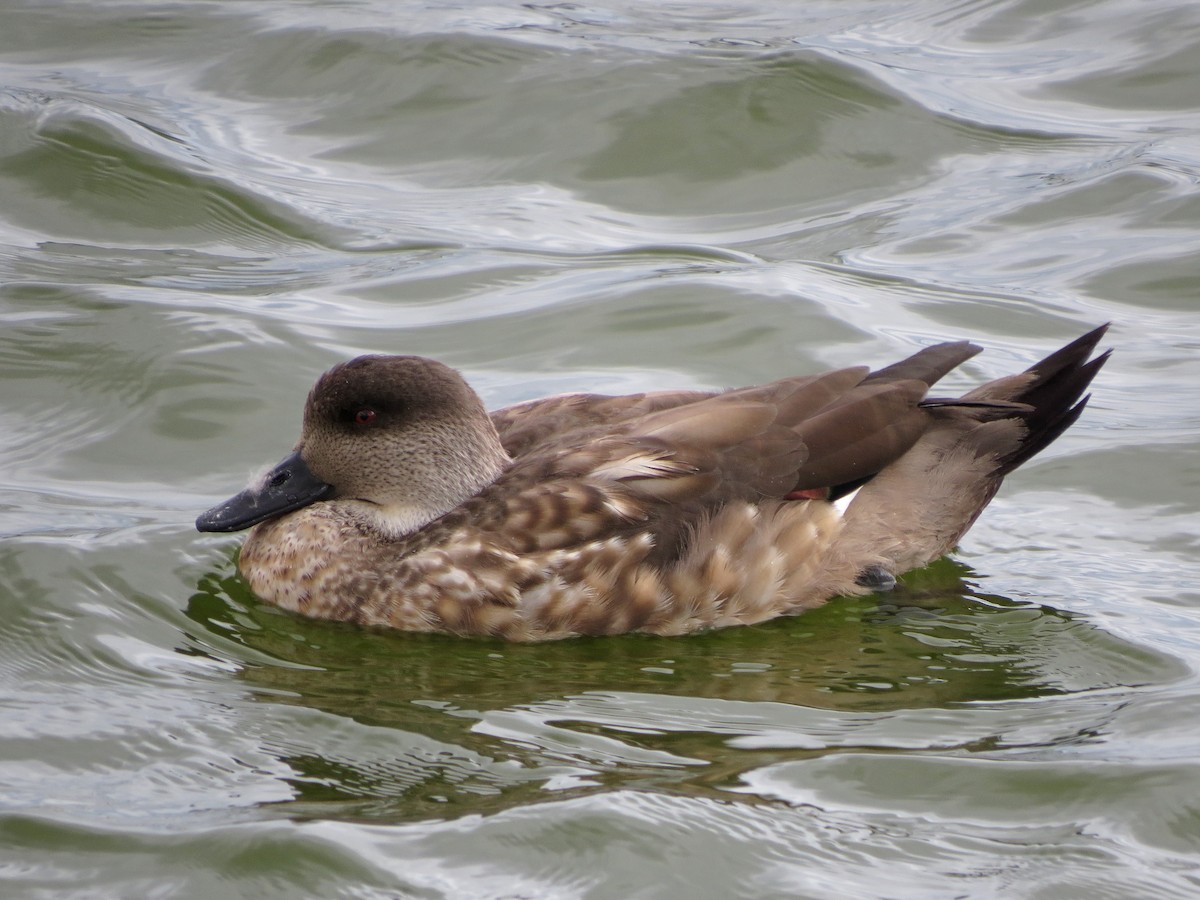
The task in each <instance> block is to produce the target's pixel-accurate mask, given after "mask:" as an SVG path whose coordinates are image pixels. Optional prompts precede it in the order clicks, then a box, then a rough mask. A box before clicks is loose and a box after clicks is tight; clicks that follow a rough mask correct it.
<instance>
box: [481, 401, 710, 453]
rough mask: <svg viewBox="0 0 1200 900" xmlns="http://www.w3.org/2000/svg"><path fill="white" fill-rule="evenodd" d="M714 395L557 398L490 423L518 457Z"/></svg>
mask: <svg viewBox="0 0 1200 900" xmlns="http://www.w3.org/2000/svg"><path fill="white" fill-rule="evenodd" d="M712 396H713V393H712V392H711V391H655V392H652V393H641V394H627V395H622V396H613V395H609V394H559V395H557V396H554V397H542V398H539V399H537V400H527V401H525V402H524V403H517V404H515V405H514V406H508V407H505V408H504V409H498V410H495V411H494V412H492V413H491V418H492V424H493V425H494V426H495V428H496V431H497V432H498V433H499V435H500V442H501V443H502V444H503V445H504V449H505V450H506V451H507V452H508V455H509V456H512V457H514V458H517V457H521V456H524V455H525V454H526V453H528V452H530V451H531V450H535V449H537V448H538V447H541V446H544V445H545V444H547V443H549V442H552V441H560V440H563V439H564V438H565V437H566V436H567V435H572V434H573V435H576V436H577V437H578V436H581V435H584V434H609V433H611V432H612V431H613V429H615V428H620V427H621V426H622V425H624V424H625V423H627V422H632V421H635V420H637V419H640V418H641V417H642V416H645V415H648V414H649V413H652V412H657V411H658V410H662V409H670V408H672V407H676V406H683V405H685V404H688V403H695V402H696V401H697V400H705V399H708V398H709V397H712Z"/></svg>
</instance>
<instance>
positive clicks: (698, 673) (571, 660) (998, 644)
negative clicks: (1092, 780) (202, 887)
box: [188, 560, 1174, 815]
mask: <svg viewBox="0 0 1200 900" xmlns="http://www.w3.org/2000/svg"><path fill="white" fill-rule="evenodd" d="M971 574H972V573H971V572H970V570H969V569H968V568H967V567H965V566H963V565H961V564H959V563H955V562H953V561H950V560H942V561H940V562H939V563H937V564H935V565H934V566H931V567H929V568H927V569H925V570H922V571H921V572H918V573H916V574H915V575H914V576H910V577H909V578H908V579H906V581H905V582H904V583H903V584H902V585H901V586H900V587H899V588H898V589H897V590H896V591H894V592H892V593H890V594H886V595H874V596H871V597H866V598H856V599H838V600H835V601H833V602H831V603H830V604H828V605H827V606H825V607H823V608H821V609H819V610H816V611H813V612H809V613H807V614H805V615H804V616H801V617H798V618H794V619H784V620H779V621H775V622H771V623H767V624H765V625H762V626H757V627H751V628H736V629H725V630H722V631H716V632H711V633H708V634H701V635H693V636H691V637H687V638H658V637H647V636H640V635H630V636H623V637H606V638H587V639H578V640H568V641H565V642H557V643H552V644H507V643H503V642H500V641H495V640H477V639H458V638H451V637H444V636H440V635H419V634H405V633H395V632H382V631H369V630H363V629H359V628H355V627H352V626H345V625H337V624H329V623H318V622H313V621H310V620H307V619H302V618H298V617H294V616H291V615H289V614H286V613H282V612H280V611H279V610H276V609H274V608H272V607H268V606H265V605H263V604H260V603H258V602H257V601H255V600H254V599H253V597H252V596H251V595H250V594H249V593H248V591H247V590H246V588H245V586H244V585H243V584H242V583H241V582H240V580H238V579H237V578H236V576H234V575H233V574H232V567H230V568H229V569H228V570H226V572H223V573H220V574H216V573H214V574H212V575H209V576H207V577H205V578H204V579H203V580H202V581H201V583H200V585H199V590H198V592H197V593H196V594H195V595H194V596H193V597H192V599H191V603H190V605H189V610H188V614H189V616H190V618H192V620H193V621H195V622H196V623H197V624H198V626H200V631H199V632H198V633H197V635H196V639H197V641H198V643H200V644H203V645H207V647H208V652H212V653H214V654H217V655H221V656H222V657H223V658H226V659H229V658H234V659H235V660H236V661H238V662H240V663H242V665H243V668H242V675H243V677H244V679H245V680H246V682H247V683H248V684H250V685H252V686H253V687H254V688H256V689H257V690H258V691H259V692H260V693H259V696H261V697H262V698H263V699H265V700H267V701H269V702H271V703H274V704H283V705H285V706H292V707H295V708H296V709H307V710H318V711H320V712H322V713H325V714H331V716H332V717H336V718H328V717H325V718H323V719H321V721H319V722H314V721H312V720H311V717H310V718H309V719H305V720H304V721H305V723H306V725H305V727H303V728H296V729H293V731H292V733H291V734H290V735H288V737H287V738H285V739H283V740H281V741H280V743H279V746H278V750H279V752H280V753H281V755H282V756H285V757H286V758H287V759H288V761H289V763H290V764H291V765H292V766H293V768H295V769H297V770H298V771H299V772H301V773H303V774H302V775H301V776H300V777H298V778H297V781H296V787H297V791H298V793H299V795H300V797H301V798H303V799H305V800H310V801H311V800H333V799H337V800H338V801H339V802H346V801H351V802H354V803H362V804H366V805H367V806H370V807H372V808H373V809H375V808H376V807H378V805H379V804H380V803H382V804H384V807H385V808H386V809H387V810H388V814H389V815H395V814H397V813H401V811H402V810H403V813H402V814H403V815H409V814H413V813H414V812H415V811H416V808H414V807H413V805H412V804H414V803H415V804H417V808H421V809H424V811H425V813H428V809H429V807H428V804H429V803H459V804H461V803H462V802H464V801H467V802H469V805H470V808H471V809H472V810H476V811H481V810H482V809H483V808H486V807H490V806H491V805H492V801H488V800H487V799H486V798H487V797H489V796H491V797H497V795H498V794H509V793H510V792H511V791H513V790H517V791H520V792H522V793H523V792H525V791H533V792H538V791H542V790H543V789H544V788H546V787H551V788H561V789H566V790H571V789H587V788H589V787H590V786H592V785H595V784H600V783H608V782H612V781H614V780H615V781H618V782H621V781H625V780H627V779H630V778H634V779H642V780H645V779H650V780H653V781H655V782H662V781H663V780H664V779H666V780H667V781H670V782H671V783H672V784H673V785H674V789H689V788H690V789H710V787H711V786H713V785H717V786H720V785H722V784H728V783H729V782H730V780H731V779H734V778H736V776H738V775H739V774H741V773H743V772H745V771H747V770H748V769H752V768H756V767H757V766H760V765H763V764H767V763H771V762H775V761H777V760H779V759H794V758H796V756H797V755H798V754H802V755H803V754H819V753H825V752H831V751H836V750H838V749H844V748H846V747H851V746H853V747H876V748H879V749H920V748H934V747H936V748H940V749H946V748H953V747H960V748H963V749H964V750H970V749H972V748H980V747H995V746H1004V745H1010V746H1011V745H1014V744H1021V743H1022V742H1026V741H1032V742H1036V741H1043V740H1052V741H1063V740H1078V739H1081V736H1083V737H1086V733H1087V732H1088V730H1089V729H1093V728H1095V727H1096V723H1095V715H1102V713H1100V712H1098V711H1092V712H1085V713H1082V714H1081V716H1082V717H1081V718H1079V719H1078V721H1077V720H1076V718H1073V717H1072V716H1067V717H1066V718H1064V719H1063V720H1062V721H1059V722H1057V723H1056V724H1055V725H1054V726H1053V727H1052V728H1050V729H1049V731H1047V730H1046V727H1045V724H1044V723H1045V719H1046V714H1045V711H1041V712H1040V713H1039V712H1038V710H1037V709H1036V708H1035V707H1036V704H1035V705H1034V707H1031V706H1030V704H1028V703H1021V702H1015V703H1014V702H1011V701H1028V700H1031V699H1036V698H1048V697H1053V696H1056V695H1062V694H1067V693H1071V692H1079V691H1087V690H1089V689H1095V688H1101V687H1108V686H1113V685H1117V684H1129V683H1131V682H1138V681H1156V680H1160V679H1163V678H1169V677H1171V673H1172V672H1173V665H1174V664H1173V663H1172V662H1171V661H1169V660H1165V659H1162V658H1159V657H1157V656H1152V655H1151V654H1149V653H1148V652H1147V651H1145V650H1141V649H1139V648H1133V647H1130V646H1129V645H1127V644H1125V643H1123V642H1120V641H1118V640H1117V639H1115V638H1113V637H1112V636H1110V635H1107V634H1106V633H1105V632H1103V631H1101V630H1099V629H1097V628H1095V627H1094V626H1091V625H1089V624H1088V623H1087V622H1086V621H1085V620H1082V619H1080V618H1076V617H1073V616H1071V615H1070V614H1067V613H1064V612H1061V611H1058V610H1055V609H1051V608H1047V607H1039V606H1031V605H1028V604H1022V603H1017V602H1014V601H1011V600H1007V599H1005V598H1001V597H995V596H988V595H984V594H981V593H979V592H978V591H977V590H976V588H975V587H974V586H973V585H972V583H971V582H970V581H969V578H970V577H971ZM1039 715H1040V716H1041V719H1042V721H1043V724H1042V725H1041V726H1037V727H1035V726H1034V724H1033V723H1034V720H1035V719H1036V718H1037V716H1039ZM335 723H336V724H335ZM1039 727H1040V729H1041V730H1038V728H1039ZM512 799H513V798H512V797H509V799H508V800H507V801H500V800H499V799H498V797H497V799H496V801H495V802H496V803H498V804H499V805H501V806H505V805H508V804H509V803H511V802H512ZM397 805H399V808H398V807H397ZM364 814H367V813H366V811H365V810H364Z"/></svg>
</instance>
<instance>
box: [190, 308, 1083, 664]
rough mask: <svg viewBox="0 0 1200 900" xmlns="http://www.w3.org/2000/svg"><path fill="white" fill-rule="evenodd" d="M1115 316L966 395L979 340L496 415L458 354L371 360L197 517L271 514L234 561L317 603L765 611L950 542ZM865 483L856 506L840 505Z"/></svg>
mask: <svg viewBox="0 0 1200 900" xmlns="http://www.w3.org/2000/svg"><path fill="white" fill-rule="evenodd" d="M1103 331H1104V330H1103V329H1097V330H1095V331H1093V332H1091V333H1089V334H1088V335H1085V336H1084V337H1082V338H1080V339H1079V340H1077V341H1075V342H1073V343H1072V344H1069V345H1068V346H1067V347H1064V348H1063V349H1062V350H1060V351H1058V352H1056V353H1055V354H1052V355H1051V356H1050V357H1047V359H1045V360H1043V361H1042V362H1041V363H1038V364H1037V365H1035V366H1033V367H1031V368H1030V369H1029V370H1028V371H1026V372H1024V373H1021V374H1019V375H1014V376H1008V377H1007V378H1002V379H998V380H997V381H993V382H990V383H989V384H987V385H983V386H981V387H980V388H977V389H976V390H975V391H972V392H971V393H970V394H967V395H965V396H964V397H962V398H958V399H938V398H928V397H926V392H927V390H928V387H929V385H930V384H932V383H934V382H935V381H937V379H938V378H940V377H941V376H942V375H944V374H945V373H946V372H947V371H949V370H950V369H951V368H953V367H954V366H956V365H958V364H959V363H961V362H962V361H963V360H965V359H967V358H969V357H970V356H972V355H973V354H974V353H976V352H978V348H977V347H975V346H974V345H971V344H967V343H965V342H958V343H950V344H939V345H936V346H933V347H929V348H927V349H925V350H923V351H921V352H920V353H918V354H916V355H914V356H912V357H910V358H909V359H907V360H903V361H901V362H899V363H896V364H895V365H892V366H889V367H887V368H885V369H881V370H879V371H877V372H874V373H869V372H868V371H867V370H866V369H865V368H858V369H841V370H836V371H834V372H827V373H824V374H822V375H817V376H806V377H797V378H790V379H783V380H781V381H777V382H772V383H771V384H767V385H761V386H757V387H751V388H742V389H740V390H736V391H730V392H727V393H724V394H704V393H699V392H663V393H656V394H640V395H635V396H631V397H600V396H596V395H586V394H577V395H567V396H563V397H555V398H548V399H546V400H538V401H531V402H529V403H524V404H520V405H518V406H516V407H511V408H509V409H507V410H501V411H499V412H496V413H492V414H491V416H490V417H489V416H488V414H486V413H485V412H484V411H483V408H482V406H481V405H480V404H479V401H478V398H477V397H475V395H474V393H473V392H471V391H470V389H469V388H468V387H467V386H466V384H465V382H463V381H462V379H461V378H460V377H459V376H458V375H457V373H454V372H452V370H449V369H446V368H445V367H444V366H440V365H439V364H437V363H433V362H431V361H428V360H421V359H419V358H416V357H366V358H362V359H360V360H355V361H352V362H351V363H347V364H344V365H343V366H339V367H337V368H335V369H334V370H332V371H331V372H330V373H328V374H327V375H325V376H324V377H323V378H322V379H321V381H320V382H318V384H317V386H316V387H315V388H314V390H313V393H312V395H310V397H309V403H308V407H307V409H306V413H305V427H304V433H303V436H302V438H301V441H300V444H299V445H298V450H297V453H296V454H294V455H293V457H289V458H288V460H285V464H286V465H285V464H281V466H280V467H277V468H276V470H274V471H273V473H270V475H269V477H267V478H266V479H263V480H262V481H260V482H258V483H256V484H255V485H252V486H251V488H248V489H247V491H245V492H243V494H241V495H239V496H238V497H235V498H233V499H232V500H231V501H228V502H227V503H226V504H223V505H222V506H220V507H216V508H214V510H211V511H210V512H209V513H206V514H205V515H204V516H202V517H201V519H200V520H199V522H198V524H199V526H200V527H201V528H203V529H205V530H234V529H236V528H240V527H246V526H248V525H251V524H254V523H255V522H257V523H259V524H257V525H255V527H254V529H253V531H252V532H251V533H250V535H249V537H248V538H247V540H246V543H245V546H244V547H243V549H242V554H241V558H240V563H239V565H240V569H241V571H242V573H243V574H244V576H245V577H246V578H247V580H248V581H249V583H250V585H251V587H252V588H253V590H254V591H255V593H256V594H258V595H259V596H260V597H262V598H263V599H264V600H267V601H269V602H271V603H275V604H278V605H279V606H281V607H284V608H286V609H289V610H293V611H295V612H297V613H300V614H302V615H306V616H312V617H317V618H327V619H335V620H342V621H348V622H356V623H360V624H363V625H372V626H385V627H391V628H398V629H403V630H409V631H439V632H448V633H452V634H461V635H493V636H498V637H502V638H506V639H509V640H517V641H532V640H549V639H557V638H564V637H569V636H572V635H600V634H620V633H625V632H647V633H651V634H660V635H679V634H686V633H688V632H692V631H696V630H699V629H705V628H721V627H726V626H730V625H747V624H753V623H756V622H762V621H765V620H767V619H771V618H774V617H776V616H781V615H793V614H796V613H800V612H803V611H804V610H806V609H811V608H812V607H814V606H818V605H820V604H821V603H823V602H825V601H826V600H827V599H829V598H830V597H834V596H838V595H841V594H856V593H863V592H864V591H865V588H863V587H861V586H860V585H859V583H858V582H859V580H860V576H862V575H863V573H864V570H874V571H882V572H886V573H892V574H900V573H902V572H904V571H907V570H909V569H912V568H915V567H918V566H922V565H925V564H926V563H928V562H930V561H931V560H933V559H935V558H937V557H938V556H940V555H942V554H943V553H945V552H947V551H948V550H949V549H950V548H952V547H953V546H954V544H955V543H956V542H957V541H958V540H959V539H960V538H961V536H962V535H963V533H964V532H965V531H966V530H967V528H969V527H970V525H971V523H972V522H973V521H974V520H975V518H976V517H977V516H978V515H979V513H980V511H981V510H982V509H983V508H984V506H986V505H987V503H988V501H989V500H990V499H991V498H992V496H993V495H994V494H995V492H996V490H997V488H998V487H999V485H1000V482H1001V480H1002V479H1003V477H1004V475H1006V474H1007V473H1008V472H1009V471H1011V470H1012V469H1013V468H1015V467H1016V466H1018V465H1020V464H1021V463H1022V462H1024V461H1025V460H1026V459H1028V458H1029V457H1030V456H1032V455H1033V453H1036V452H1038V451H1039V450H1041V449H1042V448H1044V447H1045V446H1046V445H1047V444H1049V443H1050V442H1051V441H1053V440H1054V439H1055V438H1056V437H1057V436H1058V435H1059V434H1061V433H1062V431H1063V430H1065V429H1066V428H1067V427H1069V426H1070V424H1071V423H1072V422H1074V421H1075V419H1076V418H1077V417H1078V416H1079V414H1080V412H1082V410H1083V407H1084V405H1085V403H1086V400H1087V398H1086V397H1083V392H1084V391H1085V390H1086V388H1087V385H1088V384H1089V382H1090V381H1091V379H1092V378H1093V377H1094V375H1095V374H1096V372H1097V371H1098V370H1099V368H1100V366H1101V365H1103V362H1104V359H1105V358H1106V355H1107V354H1102V355H1101V356H1099V357H1097V358H1096V359H1093V360H1091V361H1089V360H1088V357H1089V356H1090V355H1091V353H1092V352H1093V350H1094V348H1095V346H1096V343H1097V342H1098V341H1099V339H1100V337H1101V335H1102V334H1103ZM1081 398H1082V399H1081ZM297 460H299V462H297ZM856 489H857V493H856V494H853V497H852V499H850V500H849V503H848V506H847V505H845V504H844V503H843V505H844V506H845V512H844V514H843V513H842V512H841V511H840V510H839V509H838V508H837V507H836V506H835V505H834V504H833V503H832V502H830V501H831V500H833V499H836V498H838V497H841V496H843V495H849V494H851V492H852V491H854V490H856ZM306 492H307V493H306ZM848 499H849V498H848ZM272 504H276V506H274V507H273V506H272ZM273 509H278V512H272V510H273Z"/></svg>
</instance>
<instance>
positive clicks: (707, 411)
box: [475, 344, 977, 554]
mask: <svg viewBox="0 0 1200 900" xmlns="http://www.w3.org/2000/svg"><path fill="white" fill-rule="evenodd" d="M947 347H948V348H949V349H946V348H947ZM974 352H977V348H974V347H972V346H970V345H965V344H964V345H945V346H944V347H943V349H941V350H937V348H929V350H928V351H922V353H923V354H924V358H923V360H917V361H916V362H915V363H912V361H911V360H910V361H908V362H910V363H912V364H911V365H908V366H903V367H889V369H885V370H881V371H880V372H877V373H874V374H871V373H869V372H868V370H867V369H866V368H865V367H859V368H850V369H839V370H834V371H831V372H826V373H824V374H822V375H816V376H808V377H795V378H786V379H782V380H780V381H776V382H772V383H770V384H766V385H760V386H756V387H750V388H742V389H740V390H735V391H729V392H727V393H724V394H718V395H710V396H701V397H693V398H690V399H689V400H688V401H687V402H676V403H674V404H673V405H672V404H668V405H667V407H666V408H659V409H652V410H650V411H645V412H641V413H640V414H634V413H631V412H630V410H632V409H634V408H636V407H637V404H639V403H644V402H646V398H647V397H650V398H651V400H650V403H651V404H654V403H658V402H661V401H660V400H659V398H658V397H656V396H655V395H643V396H642V397H641V398H639V399H638V400H635V401H633V402H631V403H629V404H626V405H623V406H622V407H621V409H620V413H621V416H622V417H621V418H619V420H618V422H619V424H618V425H617V426H615V427H613V428H611V429H610V430H609V431H608V432H607V433H603V434H598V433H595V432H594V430H593V426H592V425H591V424H588V425H586V426H585V427H582V428H576V429H574V430H572V429H570V428H566V429H562V430H559V431H554V430H553V429H551V430H549V431H548V432H547V433H548V434H549V435H550V437H549V439H547V440H544V441H540V442H535V443H531V444H529V445H528V446H525V447H524V449H523V452H522V453H520V454H518V455H517V459H516V462H515V463H514V465H513V466H512V468H510V469H509V470H508V471H507V472H506V473H505V474H504V475H503V476H502V477H501V478H500V479H499V480H498V481H497V482H495V483H494V484H493V485H492V486H491V487H490V488H489V489H487V490H486V491H485V492H484V494H483V495H481V497H480V503H479V504H478V505H477V506H476V507H475V509H476V513H475V515H476V516H477V518H478V519H479V524H482V522H483V520H485V519H486V520H487V521H488V525H487V530H489V531H492V532H493V533H506V534H507V535H508V536H509V537H508V538H507V540H508V541H510V542H511V543H512V544H513V546H514V547H515V548H516V549H521V550H532V549H538V550H549V549H557V548H562V547H568V546H572V545H575V544H578V543H580V542H586V541H592V540H597V539H600V538H604V537H608V536H619V535H622V534H630V533H633V532H643V533H648V534H651V535H652V536H653V537H654V539H655V543H656V546H658V547H659V548H660V549H661V552H663V553H666V554H670V553H672V552H675V551H676V550H677V549H678V547H679V546H680V544H681V541H682V540H683V538H684V536H685V535H686V534H687V533H688V532H689V530H690V529H692V528H694V527H695V525H696V524H697V523H698V522H700V521H702V520H703V518H704V517H705V516H706V515H711V514H712V513H713V512H715V511H716V510H717V509H718V508H720V507H721V506H722V505H724V504H726V503H729V502H731V501H734V500H741V501H746V502H759V501H762V500H764V499H772V498H773V499H785V498H788V497H789V495H793V496H804V497H813V496H821V495H822V494H821V492H822V491H825V490H826V489H829V488H832V487H834V486H837V485H842V484H845V483H847V482H851V481H855V480H858V479H864V478H869V477H870V476H872V475H873V474H874V473H876V472H878V471H879V470H880V469H881V468H883V467H884V466H886V465H888V464H889V463H891V462H893V461H894V460H896V459H898V458H899V457H900V456H902V455H903V454H904V453H905V452H907V450H908V449H909V448H910V447H911V446H912V445H913V444H914V443H915V442H916V441H917V439H918V438H919V437H920V436H921V434H922V433H923V432H924V430H925V428H926V427H927V426H928V423H929V421H930V415H929V413H928V412H927V411H926V410H925V409H923V408H922V407H921V405H920V402H921V400H922V398H923V397H924V396H925V393H926V391H927V390H928V387H929V382H927V381H924V380H921V379H920V378H917V377H913V376H917V375H924V376H925V377H928V378H929V379H930V380H931V381H933V380H936V378H937V377H940V375H941V374H942V373H943V372H944V371H945V370H946V369H947V368H949V367H952V365H955V364H957V362H961V361H962V359H965V358H967V357H969V356H970V355H973V353H974ZM921 355H922V354H918V356H921ZM956 361H957V362H956ZM604 399H610V400H611V399H623V398H604ZM603 404H604V400H603V399H589V400H588V401H587V402H585V403H584V404H583V406H582V408H583V409H585V410H587V411H588V412H589V414H592V413H595V412H596V411H597V410H599V409H601V408H603ZM566 409H567V410H568V412H567V413H566V415H567V416H568V417H571V416H573V417H574V420H575V421H576V422H578V421H585V422H586V421H589V420H588V419H587V417H586V416H585V417H582V419H581V417H580V416H579V415H578V412H577V410H578V407H572V406H570V405H568V406H567V407H566ZM643 409H644V407H643ZM552 410H553V407H542V409H541V413H542V414H543V415H546V416H549V417H550V418H553V416H554V413H553V412H552ZM515 433H516V432H515V431H514V432H512V433H511V434H515ZM581 436H582V437H583V439H581ZM797 492H805V493H804V494H802V495H799V494H797Z"/></svg>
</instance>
